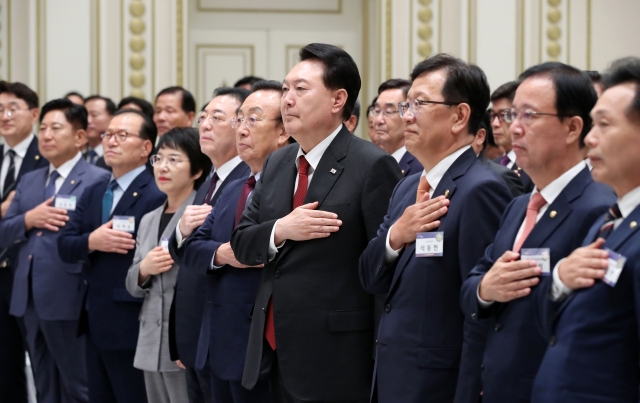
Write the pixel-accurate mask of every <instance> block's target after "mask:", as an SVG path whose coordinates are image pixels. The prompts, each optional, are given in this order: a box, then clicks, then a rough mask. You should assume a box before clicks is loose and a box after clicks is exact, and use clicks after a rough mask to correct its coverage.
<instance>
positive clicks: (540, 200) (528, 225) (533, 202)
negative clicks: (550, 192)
mask: <svg viewBox="0 0 640 403" xmlns="http://www.w3.org/2000/svg"><path fill="white" fill-rule="evenodd" d="M545 204H547V201H546V200H545V199H544V197H542V195H541V194H540V193H536V194H534V195H533V196H531V199H530V200H529V204H528V205H527V216H526V218H525V219H524V230H523V231H522V235H520V238H518V241H517V242H516V246H515V248H513V251H514V252H518V251H519V250H520V248H521V247H522V244H523V243H524V241H525V239H527V237H528V236H529V234H530V233H531V231H532V230H533V227H534V226H535V225H536V218H537V217H538V212H539V211H540V208H542V206H544V205H545Z"/></svg>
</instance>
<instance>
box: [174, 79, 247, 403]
mask: <svg viewBox="0 0 640 403" xmlns="http://www.w3.org/2000/svg"><path fill="white" fill-rule="evenodd" d="M247 95H249V91H247V90H245V89H243V88H225V87H222V88H217V89H216V90H215V92H214V97H213V99H212V100H211V101H209V103H208V104H207V106H206V107H205V109H204V111H203V112H202V113H201V114H200V116H198V129H199V132H200V150H201V151H202V153H203V154H205V155H206V156H207V157H209V159H211V162H212V164H213V169H212V171H211V173H210V175H209V176H208V177H207V180H205V182H204V183H203V184H202V186H200V189H198V192H197V193H196V197H195V199H194V201H193V205H191V206H187V208H186V209H185V211H184V214H183V215H182V217H181V219H180V222H179V223H178V226H177V227H176V229H175V231H174V232H173V234H172V235H171V238H170V239H169V253H171V256H172V257H173V259H174V260H175V261H176V262H177V263H178V265H180V267H182V268H183V269H184V270H180V271H179V272H178V278H177V280H176V291H175V293H174V294H173V301H172V303H171V313H170V315H169V348H170V350H171V359H172V360H178V361H177V363H178V364H179V365H180V366H182V367H184V368H185V370H186V377H187V391H188V393H189V402H190V403H204V402H205V401H210V400H212V397H211V381H210V373H209V372H210V371H209V365H208V364H207V363H206V359H207V357H206V355H205V356H204V357H202V356H201V360H200V361H198V360H197V357H196V356H197V352H198V340H199V339H200V336H201V335H200V333H201V330H202V329H201V324H202V317H203V315H204V307H205V303H206V285H207V279H206V277H205V276H203V275H202V274H200V273H198V272H197V270H196V269H195V268H193V269H189V268H186V267H187V266H188V265H187V264H186V262H185V261H184V260H183V259H182V257H180V256H178V254H177V253H176V250H177V245H178V243H179V242H181V241H182V240H183V239H184V238H187V237H188V236H190V235H191V234H193V233H194V232H195V231H196V230H197V229H198V227H200V225H202V223H203V222H204V221H205V219H206V218H207V217H208V216H209V213H210V212H211V210H212V208H213V207H214V206H215V205H216V202H217V200H218V198H219V197H220V194H221V193H222V190H223V189H224V188H225V187H226V186H227V185H228V184H229V183H231V182H233V181H235V180H237V179H240V178H246V177H247V176H249V167H248V166H247V164H245V163H244V162H242V160H241V159H240V158H239V157H238V150H237V149H236V140H235V138H236V135H235V129H234V128H233V127H232V122H233V119H235V117H236V110H237V109H238V108H239V107H240V105H242V102H243V101H244V100H245V98H246V97H247Z"/></svg>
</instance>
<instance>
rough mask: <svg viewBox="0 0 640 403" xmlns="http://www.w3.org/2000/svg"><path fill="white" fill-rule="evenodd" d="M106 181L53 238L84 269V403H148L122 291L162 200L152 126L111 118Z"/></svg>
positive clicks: (133, 309) (121, 114) (140, 117)
mask: <svg viewBox="0 0 640 403" xmlns="http://www.w3.org/2000/svg"><path fill="white" fill-rule="evenodd" d="M102 137H103V140H102V144H103V146H104V149H105V161H106V163H107V164H108V165H109V166H110V167H111V168H113V171H112V175H111V178H107V179H106V180H101V181H99V182H97V183H95V184H94V185H93V186H90V187H89V188H87V189H86V190H85V192H84V193H83V195H82V197H81V198H80V201H79V202H78V205H77V207H76V211H75V212H74V213H73V215H72V216H71V220H70V221H69V222H68V223H67V225H65V227H64V229H63V230H62V234H61V235H60V237H59V238H58V251H59V254H60V258H61V259H62V261H64V262H66V263H72V264H74V263H83V264H84V266H85V270H84V272H83V274H84V278H85V280H84V282H83V284H81V285H83V286H84V287H83V290H82V292H83V293H84V299H83V301H84V303H83V308H84V309H83V310H82V313H81V322H82V323H81V325H83V329H81V330H84V331H87V332H88V335H87V376H88V380H89V401H91V402H94V401H111V402H118V403H123V402H141V401H146V392H145V387H144V378H143V374H142V371H140V370H138V369H135V368H134V367H133V364H132V363H133V358H134V355H135V349H136V345H137V342H138V329H139V326H140V325H139V323H138V315H139V314H140V306H141V305H142V299H141V298H134V297H132V296H131V295H130V294H129V292H128V291H127V290H126V288H125V279H126V277H127V271H128V269H129V267H130V266H131V263H132V261H133V256H134V249H135V245H136V242H135V237H136V233H137V230H138V226H139V224H140V219H142V216H144V215H145V214H146V213H148V212H149V211H151V210H154V209H156V208H158V206H160V205H161V204H162V203H164V201H165V199H166V195H165V194H164V193H162V192H160V191H159V190H158V188H157V187H156V183H155V180H154V178H153V176H151V174H150V173H149V171H147V170H146V168H145V163H146V162H147V160H148V158H149V153H150V152H151V150H152V148H153V143H154V141H155V138H156V126H155V124H154V123H153V121H151V120H150V119H149V118H148V117H147V116H146V115H145V114H143V113H142V112H140V111H137V110H132V109H127V110H122V111H118V112H116V113H115V115H114V117H113V119H111V122H110V123H109V127H108V128H107V130H106V131H105V132H104V133H103V135H102Z"/></svg>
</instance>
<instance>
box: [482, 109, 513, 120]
mask: <svg viewBox="0 0 640 403" xmlns="http://www.w3.org/2000/svg"><path fill="white" fill-rule="evenodd" d="M487 112H488V113H489V118H490V119H491V120H490V122H493V119H495V118H498V121H499V122H500V123H507V117H506V114H507V113H509V109H500V110H499V111H498V112H494V111H493V110H491V109H489V110H488V111H487Z"/></svg>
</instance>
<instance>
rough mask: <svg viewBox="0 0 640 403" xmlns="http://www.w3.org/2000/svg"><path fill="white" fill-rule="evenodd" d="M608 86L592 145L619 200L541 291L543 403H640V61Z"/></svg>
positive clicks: (538, 397) (626, 64)
mask: <svg viewBox="0 0 640 403" xmlns="http://www.w3.org/2000/svg"><path fill="white" fill-rule="evenodd" d="M603 82H604V88H605V90H604V92H603V93H602V95H601V96H600V98H599V99H598V102H597V103H596V106H595V107H594V109H593V110H592V111H591V116H592V118H593V127H592V129H591V131H590V132H589V134H588V135H587V137H586V139H585V143H586V145H587V146H588V147H589V153H588V155H589V158H590V160H591V163H592V164H593V170H592V171H591V173H592V175H593V178H594V179H595V180H596V181H598V182H601V183H605V184H608V185H610V186H611V187H612V188H613V190H614V191H615V193H616V194H617V196H618V200H617V203H615V204H614V205H612V206H611V207H610V208H609V211H608V212H607V214H605V215H604V216H603V217H602V218H600V219H598V220H597V221H596V222H595V223H594V225H593V227H592V228H591V230H590V231H589V233H588V234H587V236H586V237H585V239H584V242H583V245H584V246H583V247H581V248H578V249H576V250H575V251H573V253H571V255H569V257H568V258H567V259H564V260H562V261H561V262H560V263H558V265H557V266H556V270H555V273H557V275H554V276H553V277H552V278H550V279H547V280H546V281H545V282H543V283H542V284H541V285H540V287H541V288H544V293H540V294H539V296H540V297H541V298H540V301H539V302H540V303H539V304H538V305H537V307H538V308H542V312H543V315H541V320H540V322H541V324H543V326H544V328H545V330H546V334H547V336H548V347H547V350H546V352H545V354H544V358H543V359H542V363H541V364H540V369H539V370H538V373H537V375H536V378H535V381H534V385H533V395H532V399H531V400H532V402H536V403H542V402H544V403H558V402H562V403H578V402H637V401H638V397H639V396H638V387H639V386H640V370H639V369H638V352H639V351H640V336H639V335H638V322H639V321H640V318H639V316H640V315H639V313H640V304H639V302H638V287H639V284H640V283H639V282H638V278H639V277H638V275H639V273H640V232H639V231H638V229H640V227H639V226H638V222H640V207H639V206H640V175H638V172H639V171H640V160H639V159H638V155H639V153H640V123H639V122H640V121H639V120H638V116H640V107H639V105H640V104H639V103H638V94H639V90H638V89H639V88H640V87H639V86H640V59H638V58H627V59H621V60H618V61H616V62H614V63H613V64H612V66H611V68H610V70H609V71H607V72H606V73H605V74H604V80H603ZM625 259H626V261H625ZM545 308H546V309H545Z"/></svg>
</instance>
